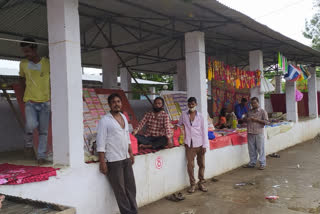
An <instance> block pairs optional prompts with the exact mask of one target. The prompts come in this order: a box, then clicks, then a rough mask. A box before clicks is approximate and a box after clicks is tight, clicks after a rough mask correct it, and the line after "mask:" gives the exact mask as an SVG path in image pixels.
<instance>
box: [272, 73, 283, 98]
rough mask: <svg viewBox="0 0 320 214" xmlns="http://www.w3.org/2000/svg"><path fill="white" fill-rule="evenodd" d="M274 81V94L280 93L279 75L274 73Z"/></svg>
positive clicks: (280, 77)
mask: <svg viewBox="0 0 320 214" xmlns="http://www.w3.org/2000/svg"><path fill="white" fill-rule="evenodd" d="M274 78H275V82H276V85H275V86H276V87H275V92H276V94H281V93H282V84H281V79H282V76H281V75H276V76H275V77H274Z"/></svg>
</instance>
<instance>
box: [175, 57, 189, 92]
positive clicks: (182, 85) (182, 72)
mask: <svg viewBox="0 0 320 214" xmlns="http://www.w3.org/2000/svg"><path fill="white" fill-rule="evenodd" d="M176 64H177V73H176V74H174V76H173V90H174V91H187V76H186V61H185V60H180V61H177V63H176Z"/></svg>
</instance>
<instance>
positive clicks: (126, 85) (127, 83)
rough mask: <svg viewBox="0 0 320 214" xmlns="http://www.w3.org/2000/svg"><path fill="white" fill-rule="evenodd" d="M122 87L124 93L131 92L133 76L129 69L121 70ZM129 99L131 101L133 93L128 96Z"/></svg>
mask: <svg viewBox="0 0 320 214" xmlns="http://www.w3.org/2000/svg"><path fill="white" fill-rule="evenodd" d="M120 86H121V89H122V90H124V91H131V75H130V73H129V72H128V70H127V68H120ZM126 95H127V97H128V99H131V97H132V93H127V94H126Z"/></svg>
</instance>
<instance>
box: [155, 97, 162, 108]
mask: <svg viewBox="0 0 320 214" xmlns="http://www.w3.org/2000/svg"><path fill="white" fill-rule="evenodd" d="M156 100H161V102H162V105H163V106H164V99H163V98H162V97H156V99H154V101H153V102H156Z"/></svg>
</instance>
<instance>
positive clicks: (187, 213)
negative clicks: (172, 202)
mask: <svg viewBox="0 0 320 214" xmlns="http://www.w3.org/2000/svg"><path fill="white" fill-rule="evenodd" d="M180 214H196V211H195V210H187V211H184V212H182V213H180Z"/></svg>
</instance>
